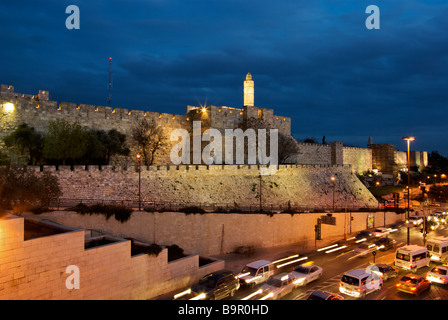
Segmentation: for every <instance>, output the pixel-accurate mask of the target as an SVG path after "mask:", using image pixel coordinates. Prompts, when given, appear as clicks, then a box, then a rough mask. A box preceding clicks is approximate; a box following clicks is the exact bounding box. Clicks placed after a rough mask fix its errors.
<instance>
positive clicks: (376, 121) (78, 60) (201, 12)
mask: <svg viewBox="0 0 448 320" xmlns="http://www.w3.org/2000/svg"><path fill="white" fill-rule="evenodd" d="M72 4H73V5H77V6H78V7H79V10H80V29H79V30H76V29H73V30H68V29H67V28H66V26H65V22H66V19H67V17H68V16H69V14H66V13H65V10H66V7H67V6H68V5H72ZM369 5H376V6H378V7H379V9H380V29H379V30H368V29H367V28H366V26H365V21H366V19H367V17H368V16H369V14H367V13H366V12H365V11H366V8H367V7H368V6H369ZM109 57H112V58H113V60H112V71H113V72H112V78H113V86H112V106H113V107H121V108H129V109H143V110H149V111H155V112H166V113H174V114H185V106H186V105H197V106H198V105H200V104H202V105H203V104H205V103H206V104H211V105H216V106H223V105H225V106H230V107H236V108H242V105H243V81H244V79H245V75H246V73H247V72H251V73H252V76H253V78H254V81H255V105H256V106H258V107H264V108H273V109H274V110H275V111H274V112H275V114H278V115H283V116H288V117H291V118H292V119H291V120H292V130H291V131H292V134H293V135H294V136H295V137H296V138H297V139H304V138H306V137H315V138H316V139H317V140H318V141H319V142H320V141H321V140H322V137H323V136H326V141H327V142H328V141H342V142H344V144H350V145H355V146H361V147H365V146H366V145H367V140H368V137H369V136H372V138H373V142H374V143H392V144H395V145H396V146H397V147H398V149H399V150H405V149H406V144H405V142H404V141H402V140H401V138H402V137H403V136H406V135H414V136H415V137H416V141H415V142H413V143H412V145H411V146H412V148H413V149H414V150H415V149H417V150H426V151H432V150H438V151H439V152H440V153H441V154H443V155H445V156H448V139H446V136H447V132H448V104H447V102H448V77H447V76H448V2H447V1H446V0H426V1H423V0H406V1H403V0H400V1H398V0H388V1H380V0H370V1H362V0H349V1H344V0H325V1H323V0H276V1H274V0H272V1H270V0H269V1H268V0H256V1H255V0H144V1H113V0H107V1H93V0H89V1H75V0H73V1H61V0H54V1H36V0H33V1H30V0H26V1H17V0H15V1H12V0H2V1H1V2H0V83H2V84H10V85H14V87H15V91H16V92H20V93H30V94H34V93H36V92H37V91H38V90H39V89H42V90H49V91H50V94H51V96H50V98H51V99H52V100H57V101H65V102H76V103H87V104H94V105H107V96H108V80H109V73H108V72H109Z"/></svg>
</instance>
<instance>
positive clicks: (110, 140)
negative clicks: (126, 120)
mask: <svg viewBox="0 0 448 320" xmlns="http://www.w3.org/2000/svg"><path fill="white" fill-rule="evenodd" d="M129 153H130V150H129V148H128V147H127V146H126V135H125V134H123V133H120V132H118V130H116V129H111V130H109V131H107V132H106V131H104V130H95V129H90V130H88V144H87V151H86V154H85V156H84V158H83V162H84V163H85V164H98V165H108V164H109V163H110V159H111V157H112V156H114V155H123V156H128V155H129Z"/></svg>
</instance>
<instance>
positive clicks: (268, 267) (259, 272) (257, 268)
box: [238, 260, 275, 287]
mask: <svg viewBox="0 0 448 320" xmlns="http://www.w3.org/2000/svg"><path fill="white" fill-rule="evenodd" d="M274 271H275V269H274V266H273V265H272V262H271V261H268V260H257V261H253V262H250V263H248V264H247V265H245V266H244V268H243V269H242V270H241V273H240V274H239V275H238V278H239V280H240V283H241V285H243V286H249V287H251V286H255V285H256V284H259V283H262V282H265V281H266V280H268V279H269V278H270V277H271V276H272V275H273V274H274Z"/></svg>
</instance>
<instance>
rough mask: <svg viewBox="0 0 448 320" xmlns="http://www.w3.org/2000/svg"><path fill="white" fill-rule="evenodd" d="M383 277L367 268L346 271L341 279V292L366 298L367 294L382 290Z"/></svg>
mask: <svg viewBox="0 0 448 320" xmlns="http://www.w3.org/2000/svg"><path fill="white" fill-rule="evenodd" d="M382 287H383V279H381V277H380V276H378V275H377V274H375V273H373V272H370V271H369V270H365V269H355V270H351V271H349V272H346V273H344V275H343V276H342V278H341V281H339V292H341V293H344V294H348V295H350V296H353V297H355V298H364V297H365V296H366V295H367V294H369V293H372V292H375V291H380V290H381V288H382Z"/></svg>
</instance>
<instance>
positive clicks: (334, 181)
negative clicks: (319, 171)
mask: <svg viewBox="0 0 448 320" xmlns="http://www.w3.org/2000/svg"><path fill="white" fill-rule="evenodd" d="M330 180H331V181H332V183H333V212H334V189H336V178H335V177H331V178H330Z"/></svg>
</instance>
